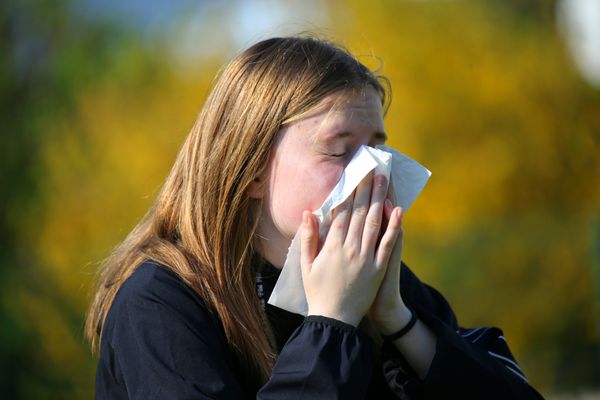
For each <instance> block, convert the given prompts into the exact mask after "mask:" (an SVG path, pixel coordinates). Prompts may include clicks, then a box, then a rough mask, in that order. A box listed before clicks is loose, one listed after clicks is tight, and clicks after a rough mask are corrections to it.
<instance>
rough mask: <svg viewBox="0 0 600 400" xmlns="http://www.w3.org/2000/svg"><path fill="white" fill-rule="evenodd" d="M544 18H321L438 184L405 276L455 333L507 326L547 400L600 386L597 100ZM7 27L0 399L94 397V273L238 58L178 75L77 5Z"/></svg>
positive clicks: (548, 8) (543, 7) (469, 9)
mask: <svg viewBox="0 0 600 400" xmlns="http://www.w3.org/2000/svg"><path fill="white" fill-rule="evenodd" d="M553 10H554V8H553V2H548V1H543V0H536V1H532V2H519V1H516V0H515V1H512V0H511V1H501V0H495V1H489V2H472V1H454V2H444V1H430V2H412V1H411V2H407V1H404V2H397V1H393V2H392V1H379V2H361V1H350V2H343V3H342V2H335V1H332V2H330V9H329V14H330V15H331V17H332V19H333V25H332V26H333V28H332V31H331V33H332V34H333V36H334V39H335V38H339V39H341V41H342V43H345V44H347V45H348V47H350V49H351V50H353V51H354V52H355V53H358V54H362V55H363V56H362V57H361V59H362V60H363V61H365V62H366V63H367V64H369V65H371V66H374V67H379V66H381V65H380V61H379V60H378V59H376V58H374V57H372V56H371V54H376V55H377V56H378V57H380V59H382V60H384V62H385V64H383V65H382V66H383V70H382V72H383V73H385V74H386V75H387V76H389V77H390V78H391V80H392V84H393V88H394V101H393V103H392V108H391V110H390V113H389V115H388V118H387V121H386V125H387V130H388V132H389V133H390V134H391V136H392V140H391V144H392V145H394V146H395V147H398V148H400V149H401V150H402V151H404V152H406V153H407V154H409V155H411V156H413V157H414V158H416V159H417V160H419V161H421V162H422V163H423V164H424V165H426V166H427V167H429V168H430V169H431V170H432V171H433V177H432V179H431V181H430V183H429V185H428V187H427V188H426V189H425V191H424V193H423V194H422V195H421V198H420V199H419V200H418V201H417V202H416V203H415V205H414V206H413V208H411V210H410V213H409V214H408V216H407V219H406V249H405V251H404V255H405V259H406V260H407V262H408V263H409V265H411V266H412V267H413V268H414V270H415V271H416V272H417V274H419V276H421V277H422V278H423V279H424V280H426V281H428V282H430V283H432V284H433V285H434V286H436V287H438V288H440V289H441V291H442V292H443V293H444V294H446V295H447V297H448V298H449V300H450V301H451V303H452V304H453V305H454V306H455V308H456V311H457V313H458V315H459V317H460V318H461V322H462V323H463V325H465V326H473V325H482V324H488V325H489V324H497V325H498V326H501V327H502V328H503V329H504V330H505V334H506V336H507V338H508V340H509V342H510V343H511V344H512V347H513V350H514V351H515V353H516V356H517V358H518V359H519V360H520V361H521V363H522V364H523V366H524V368H525V371H526V373H527V374H528V375H529V376H530V379H531V381H532V382H533V384H534V385H536V386H538V387H541V388H542V389H545V390H551V389H565V388H569V387H575V386H581V385H591V384H593V383H594V378H595V376H596V370H597V369H598V365H597V362H596V358H595V352H592V351H590V349H592V347H593V346H595V345H596V344H597V343H598V337H597V336H598V333H597V328H598V327H597V325H596V323H595V317H594V312H595V309H594V303H593V291H594V288H593V282H594V279H592V278H593V275H592V257H591V254H592V248H593V244H592V231H593V229H595V228H594V225H593V222H592V221H594V220H596V221H597V220H598V214H599V211H600V210H599V209H598V204H600V201H599V200H600V187H598V185H597V184H595V183H594V182H595V178H596V177H597V176H598V172H600V160H598V159H597V157H596V155H597V154H598V153H599V151H598V150H599V147H600V144H599V137H598V132H600V114H598V113H597V110H598V109H599V105H600V94H599V93H598V91H596V90H593V89H592V88H591V87H589V86H587V85H586V84H585V83H584V82H583V81H582V80H581V79H580V78H579V77H578V75H577V73H576V70H575V69H574V67H573V66H572V64H571V62H570V61H569V59H568V57H567V54H566V52H565V50H564V47H563V44H562V43H561V41H560V40H559V37H558V36H557V33H556V31H555V27H554V20H553V14H552V13H553ZM225 17H226V16H225ZM225 17H224V18H225ZM0 18H1V21H2V24H1V26H2V28H3V29H2V37H1V39H0V40H2V51H3V52H4V53H5V56H4V57H3V61H2V63H1V64H0V65H1V69H0V87H1V89H2V100H1V101H2V108H1V110H0V113H1V114H2V121H3V123H4V127H3V128H4V135H3V146H2V147H0V152H1V153H0V181H1V183H2V186H1V187H2V189H3V191H4V192H5V193H3V196H2V201H0V266H1V267H2V268H1V269H0V290H1V292H0V293H2V295H1V297H0V351H1V354H2V359H1V361H0V362H1V364H0V368H1V369H2V371H3V374H2V377H0V385H1V386H0V389H1V390H2V393H5V396H6V397H8V398H36V399H37V398H39V399H44V398H65V399H69V398H73V399H74V398H88V397H90V396H91V393H92V388H93V375H94V364H95V363H94V360H93V359H92V358H91V357H90V354H89V349H88V347H87V344H86V343H85V342H84V341H83V338H82V334H81V330H82V321H83V313H84V311H85V309H86V307H87V304H88V301H89V296H90V294H91V288H92V284H93V280H94V279H93V277H94V274H95V271H96V269H97V266H98V264H99V262H100V261H101V260H102V259H103V258H104V257H106V256H107V255H108V253H109V252H110V249H111V248H112V247H113V246H114V245H116V244H117V243H118V242H119V241H120V240H122V239H123V238H124V237H125V235H126V234H127V233H128V232H129V230H130V229H131V227H132V226H133V225H134V224H135V222H136V221H137V220H138V219H139V218H140V217H141V216H142V215H143V214H144V213H145V211H146V210H147V208H148V206H149V205H150V204H151V203H152V201H153V198H154V196H155V194H156V193H157V191H158V189H159V187H160V185H161V183H162V181H163V180H164V178H165V176H166V174H167V172H168V170H169V168H170V166H171V164H172V162H173V160H174V157H175V153H176V151H177V149H178V147H179V146H180V144H181V142H182V140H183V138H184V137H185V135H186V134H187V131H188V129H189V128H190V127H191V125H192V123H193V119H194V115H195V114H196V113H197V112H198V110H199V108H200V106H201V104H202V100H203V98H204V96H205V95H206V93H207V91H208V88H209V86H210V82H211V80H212V78H213V76H214V74H215V72H216V71H217V69H218V66H219V65H220V64H221V63H222V62H224V61H225V58H226V57H229V56H230V54H226V55H225V54H219V53H217V54H214V55H213V56H211V57H208V56H206V58H203V59H202V60H201V63H199V62H198V59H195V62H196V63H198V64H194V65H186V66H185V68H180V67H181V65H178V66H176V64H177V63H180V62H181V60H179V61H177V63H176V62H175V61H174V60H173V59H172V52H171V49H170V46H169V42H168V40H166V39H165V40H153V39H152V38H150V39H149V38H148V36H146V37H145V41H142V39H141V37H140V35H139V33H134V32H132V31H131V30H130V29H132V28H131V27H127V26H122V25H120V24H109V23H106V22H99V21H101V20H99V19H96V20H89V19H86V18H84V17H82V16H81V15H78V14H74V11H73V8H70V5H69V3H61V4H52V5H46V4H45V3H43V2H20V3H17V2H12V1H9V2H4V3H2V5H0ZM121 23H123V21H121ZM188 23H192V22H190V21H188ZM212 23H213V25H214V26H218V25H219V24H218V23H215V22H214V21H213V22H212ZM226 23H227V22H223V24H226ZM213 25H210V26H211V27H212V26H213ZM144 32H145V33H144V34H145V35H147V34H148V33H147V30H145V31H144ZM215 34H218V33H215ZM201 41H202V40H201V39H199V40H198V42H199V44H198V46H202V44H201ZM187 46H189V44H188V45H187ZM221 50H222V51H223V52H230V49H221ZM190 59H191V60H192V59H194V58H193V57H192V58H190ZM178 71H185V74H180V73H179V72H178ZM596 224H597V222H596ZM596 229H597V228H596ZM596 246H597V245H596Z"/></svg>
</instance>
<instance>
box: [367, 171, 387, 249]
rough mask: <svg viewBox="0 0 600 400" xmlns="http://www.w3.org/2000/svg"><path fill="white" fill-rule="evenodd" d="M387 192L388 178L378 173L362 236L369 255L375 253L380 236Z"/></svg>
mask: <svg viewBox="0 0 600 400" xmlns="http://www.w3.org/2000/svg"><path fill="white" fill-rule="evenodd" d="M386 193H387V180H386V178H385V176H384V175H377V176H376V177H375V179H374V184H373V191H372V195H371V204H370V207H369V211H368V214H367V216H366V220H365V226H364V230H363V237H362V249H363V251H364V252H366V253H367V254H368V255H371V256H372V255H373V254H375V248H376V246H377V241H378V238H379V236H380V232H382V230H381V225H382V216H383V215H382V214H383V210H384V200H385V196H386Z"/></svg>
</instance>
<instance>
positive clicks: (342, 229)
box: [323, 193, 354, 246]
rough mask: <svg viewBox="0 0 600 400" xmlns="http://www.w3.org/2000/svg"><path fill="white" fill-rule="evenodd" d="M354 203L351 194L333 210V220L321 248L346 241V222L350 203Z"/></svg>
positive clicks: (350, 208) (350, 210)
mask: <svg viewBox="0 0 600 400" xmlns="http://www.w3.org/2000/svg"><path fill="white" fill-rule="evenodd" d="M353 201H354V193H352V194H351V195H350V196H348V198H347V199H346V200H344V202H343V203H342V204H340V205H339V206H337V207H336V208H335V209H334V210H333V219H332V220H331V227H330V228H329V232H328V233H327V237H326V238H325V243H324V244H323V246H326V245H327V244H328V243H330V244H334V243H335V244H339V245H341V244H342V243H344V240H345V239H346V233H347V231H348V222H349V220H350V213H351V212H352V203H353Z"/></svg>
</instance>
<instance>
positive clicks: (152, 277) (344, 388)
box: [96, 264, 372, 400]
mask: <svg viewBox="0 0 600 400" xmlns="http://www.w3.org/2000/svg"><path fill="white" fill-rule="evenodd" d="M148 265H149V264H143V265H142V266H141V267H139V268H138V270H137V271H136V272H135V273H134V275H133V276H132V277H131V278H130V279H129V280H128V281H127V282H125V284H124V285H123V287H122V289H121V290H120V292H119V294H118V295H117V298H116V299H115V302H114V303H113V306H112V307H111V310H110V312H109V315H108V317H107V321H106V324H105V328H104V332H103V336H102V344H101V353H100V360H99V364H98V369H97V375H96V398H97V399H118V398H127V399H144V400H149V399H166V400H169V399H243V398H254V397H255V395H256V394H255V393H249V392H248V390H247V389H245V388H244V387H243V385H242V383H241V378H240V374H239V371H238V369H237V366H236V365H237V364H236V363H235V361H234V360H233V359H232V356H231V352H230V351H229V350H228V347H227V343H226V341H225V336H224V332H223V329H222V326H221V325H220V323H219V322H218V320H217V319H216V317H214V316H213V315H212V314H210V313H209V312H208V311H207V309H206V308H205V307H204V305H203V304H202V302H201V301H200V300H199V298H198V297H197V296H195V294H194V293H193V292H192V291H191V289H189V288H188V287H187V286H185V285H184V284H183V282H181V281H180V280H179V279H178V278H177V277H176V276H174V274H172V273H171V272H168V271H166V270H164V269H163V268H160V267H157V266H154V267H152V266H148ZM371 354H372V344H371V342H370V340H369V339H368V338H367V337H366V336H363V334H362V333H361V332H359V331H358V330H357V329H355V328H354V327H352V326H350V325H347V324H344V323H342V322H340V321H337V320H333V319H330V318H325V317H317V316H312V317H308V318H306V319H305V321H304V322H303V323H302V325H300V327H299V328H298V329H297V330H296V331H295V332H294V333H293V335H292V336H291V337H290V339H289V340H288V342H287V344H286V345H285V346H284V348H283V350H282V351H281V353H280V355H279V357H278V360H277V362H276V364H275V366H274V368H273V372H272V376H271V378H270V379H269V381H268V382H267V383H266V384H265V385H264V386H263V387H262V388H261V390H260V391H259V393H258V395H256V397H257V398H259V399H290V398H293V399H317V398H327V399H335V398H349V397H352V398H354V395H355V394H359V396H360V394H361V393H363V394H364V393H366V390H367V386H368V384H369V380H370V377H371V375H372V358H371V357H372V356H371ZM363 397H364V395H363Z"/></svg>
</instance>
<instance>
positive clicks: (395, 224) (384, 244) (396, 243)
mask: <svg viewBox="0 0 600 400" xmlns="http://www.w3.org/2000/svg"><path fill="white" fill-rule="evenodd" d="M402 215H403V211H402V208H400V207H396V208H394V210H393V211H392V213H391V216H390V221H389V223H388V227H387V229H386V231H385V233H384V234H383V237H382V238H381V242H380V243H379V247H378V248H377V254H376V256H375V265H377V267H378V268H385V267H387V264H388V262H389V260H390V257H391V256H392V253H394V252H395V253H398V252H401V251H402ZM398 255H399V254H396V255H395V256H398Z"/></svg>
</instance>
